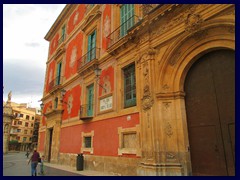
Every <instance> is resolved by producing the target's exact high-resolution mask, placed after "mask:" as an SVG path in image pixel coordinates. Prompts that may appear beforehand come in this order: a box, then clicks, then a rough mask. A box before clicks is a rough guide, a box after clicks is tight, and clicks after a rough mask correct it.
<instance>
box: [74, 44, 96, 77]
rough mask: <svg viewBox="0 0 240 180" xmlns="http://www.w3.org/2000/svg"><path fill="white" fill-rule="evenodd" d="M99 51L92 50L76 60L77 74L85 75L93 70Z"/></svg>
mask: <svg viewBox="0 0 240 180" xmlns="http://www.w3.org/2000/svg"><path fill="white" fill-rule="evenodd" d="M99 56H100V49H99V48H96V47H95V48H93V49H91V50H90V51H88V52H87V53H86V54H84V55H83V56H82V57H80V58H79V59H78V60H77V66H78V72H79V73H80V74H81V73H83V74H85V73H86V72H88V71H89V70H94V68H95V66H96V65H97V64H98V59H99Z"/></svg>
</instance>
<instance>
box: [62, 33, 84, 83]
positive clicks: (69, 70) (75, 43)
mask: <svg viewBox="0 0 240 180" xmlns="http://www.w3.org/2000/svg"><path fill="white" fill-rule="evenodd" d="M82 41H83V35H82V33H79V34H78V35H77V36H76V37H75V38H74V39H73V40H72V41H71V42H70V43H69V44H68V46H67V48H66V67H65V77H66V79H68V78H69V77H71V76H72V75H74V74H75V73H76V72H77V65H78V62H77V61H78V59H79V58H80V57H81V56H82ZM74 47H76V48H77V54H76V59H75V61H74V65H71V64H70V63H71V56H72V50H73V49H74ZM71 66H72V67H71Z"/></svg>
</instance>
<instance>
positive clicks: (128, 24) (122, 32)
mask: <svg viewBox="0 0 240 180" xmlns="http://www.w3.org/2000/svg"><path fill="white" fill-rule="evenodd" d="M139 21H140V19H139V17H138V16H136V15H134V16H132V17H130V18H129V19H128V20H127V21H125V22H124V23H122V24H121V25H120V26H119V27H118V28H116V29H115V30H114V31H113V32H112V33H111V34H109V35H108V36H107V48H110V47H111V46H112V45H113V44H115V43H116V42H118V41H119V40H120V39H122V38H123V37H125V36H126V35H127V34H128V31H129V30H131V29H132V27H133V26H134V25H135V24H137V23H138V22H139Z"/></svg>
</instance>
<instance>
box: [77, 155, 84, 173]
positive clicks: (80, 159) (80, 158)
mask: <svg viewBox="0 0 240 180" xmlns="http://www.w3.org/2000/svg"><path fill="white" fill-rule="evenodd" d="M82 170H83V154H78V155H77V171H82Z"/></svg>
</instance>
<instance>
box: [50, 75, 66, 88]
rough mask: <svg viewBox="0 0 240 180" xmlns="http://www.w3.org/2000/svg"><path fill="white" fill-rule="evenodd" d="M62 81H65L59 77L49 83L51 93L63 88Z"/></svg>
mask: <svg viewBox="0 0 240 180" xmlns="http://www.w3.org/2000/svg"><path fill="white" fill-rule="evenodd" d="M62 81H63V76H57V77H56V78H55V79H53V80H52V81H51V82H50V83H49V91H54V90H56V89H58V88H61V85H62Z"/></svg>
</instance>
